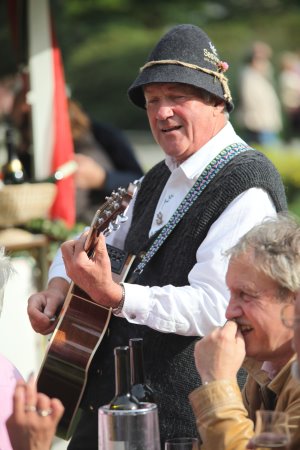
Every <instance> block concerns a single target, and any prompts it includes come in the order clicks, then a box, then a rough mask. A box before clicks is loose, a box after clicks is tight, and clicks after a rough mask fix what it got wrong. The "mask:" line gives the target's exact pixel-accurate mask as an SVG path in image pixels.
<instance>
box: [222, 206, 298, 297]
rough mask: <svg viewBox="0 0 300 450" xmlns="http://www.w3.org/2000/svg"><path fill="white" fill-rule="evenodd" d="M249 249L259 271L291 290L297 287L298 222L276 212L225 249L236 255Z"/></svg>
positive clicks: (229, 254) (233, 255)
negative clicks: (272, 216) (275, 214)
mask: <svg viewBox="0 0 300 450" xmlns="http://www.w3.org/2000/svg"><path fill="white" fill-rule="evenodd" d="M249 250H250V251H251V250H252V251H253V254H254V259H255V265H256V268H257V269H258V270H259V271H262V272H263V273H264V274H265V275H267V276H269V277H270V278H272V279H273V280H274V281H276V282H277V283H278V284H279V286H280V287H281V288H284V290H288V291H291V292H296V291H297V290H298V289H300V221H299V219H297V218H296V217H295V216H293V215H291V214H288V213H280V214H278V215H277V216H276V217H274V218H267V219H265V220H264V221H263V222H262V223H261V224H259V225H256V226H254V227H253V228H252V229H251V230H250V231H248V232H247V233H246V234H245V235H244V236H242V237H241V238H240V240H239V241H238V242H237V244H236V245H234V246H233V247H232V248H231V249H229V250H228V251H227V252H226V255H227V256H230V257H231V258H236V257H238V256H239V255H242V254H245V253H248V252H249Z"/></svg>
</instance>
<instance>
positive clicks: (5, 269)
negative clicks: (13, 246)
mask: <svg viewBox="0 0 300 450" xmlns="http://www.w3.org/2000/svg"><path fill="white" fill-rule="evenodd" d="M12 272H13V268H12V265H11V262H10V259H9V258H8V256H5V252H4V247H0V313H1V311H2V303H3V294H4V286H5V284H6V283H7V280H8V278H9V276H10V274H11V273H12Z"/></svg>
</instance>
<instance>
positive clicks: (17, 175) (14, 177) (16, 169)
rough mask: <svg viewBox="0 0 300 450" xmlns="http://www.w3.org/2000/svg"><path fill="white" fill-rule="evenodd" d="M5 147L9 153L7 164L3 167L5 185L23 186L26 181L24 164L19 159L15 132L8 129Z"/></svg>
mask: <svg viewBox="0 0 300 450" xmlns="http://www.w3.org/2000/svg"><path fill="white" fill-rule="evenodd" d="M5 145H6V151H7V162H6V163H5V164H4V165H3V166H2V169H1V171H2V181H3V183H4V184H21V183H24V181H26V176H25V171H24V168H23V164H22V163H21V161H20V159H19V158H18V155H17V152H16V149H15V144H14V138H13V131H12V128H11V127H8V128H7V130H6V133H5Z"/></svg>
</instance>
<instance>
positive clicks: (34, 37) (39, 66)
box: [27, 0, 54, 179]
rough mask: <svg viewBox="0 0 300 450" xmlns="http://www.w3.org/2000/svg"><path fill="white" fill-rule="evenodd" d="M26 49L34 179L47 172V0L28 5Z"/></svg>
mask: <svg viewBox="0 0 300 450" xmlns="http://www.w3.org/2000/svg"><path fill="white" fill-rule="evenodd" d="M28 45H29V52H28V53H29V78H30V91H29V93H28V98H27V101H28V103H29V104H31V106H32V132H33V160H34V163H33V168H34V176H35V178H36V179H43V178H46V177H47V176H49V174H50V172H51V160H52V149H53V139H54V129H53V92H54V81H53V58H52V42H51V26H50V10H49V4H48V0H29V1H28Z"/></svg>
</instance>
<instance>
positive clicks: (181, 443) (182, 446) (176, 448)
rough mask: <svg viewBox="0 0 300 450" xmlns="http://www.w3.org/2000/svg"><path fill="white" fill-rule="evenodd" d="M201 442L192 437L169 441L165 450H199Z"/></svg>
mask: <svg viewBox="0 0 300 450" xmlns="http://www.w3.org/2000/svg"><path fill="white" fill-rule="evenodd" d="M198 449H199V440H198V439H197V438H191V437H181V438H172V439H167V440H166V442H165V450H198Z"/></svg>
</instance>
